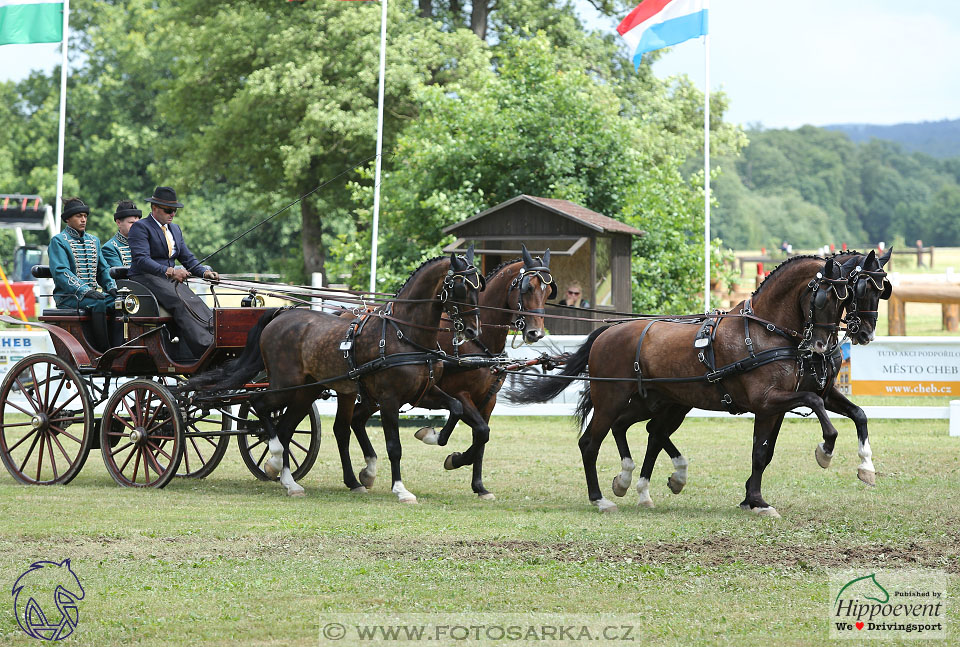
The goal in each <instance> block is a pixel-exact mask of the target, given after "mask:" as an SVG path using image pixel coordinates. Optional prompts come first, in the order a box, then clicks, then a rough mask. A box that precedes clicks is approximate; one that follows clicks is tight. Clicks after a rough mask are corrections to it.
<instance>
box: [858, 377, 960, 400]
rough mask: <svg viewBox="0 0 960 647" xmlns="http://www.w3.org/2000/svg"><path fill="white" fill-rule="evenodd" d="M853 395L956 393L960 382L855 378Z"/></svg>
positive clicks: (959, 388) (958, 390)
mask: <svg viewBox="0 0 960 647" xmlns="http://www.w3.org/2000/svg"><path fill="white" fill-rule="evenodd" d="M850 386H851V387H852V388H853V395H938V396H939V395H956V394H958V393H960V382H935V381H931V380H913V381H896V382H894V381H889V380H853V381H851V382H850Z"/></svg>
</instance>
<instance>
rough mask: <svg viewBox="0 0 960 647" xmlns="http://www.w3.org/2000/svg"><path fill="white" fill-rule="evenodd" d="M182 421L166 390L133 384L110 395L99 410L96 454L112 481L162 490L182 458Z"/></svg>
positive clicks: (140, 382) (154, 385)
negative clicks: (100, 410) (97, 452)
mask: <svg viewBox="0 0 960 647" xmlns="http://www.w3.org/2000/svg"><path fill="white" fill-rule="evenodd" d="M183 444H184V436H183V421H182V420H181V418H180V410H179V408H178V407H177V401H176V399H175V398H174V397H173V394H171V393H170V391H169V390H168V389H167V387H165V386H163V385H162V384H159V383H157V382H151V381H150V380H133V381H131V382H127V383H126V384H124V385H122V386H121V387H120V388H119V389H117V390H116V391H114V393H113V395H111V396H110V399H109V400H107V404H106V406H105V407H104V410H103V420H102V422H101V425H100V451H101V452H102V453H103V462H104V464H105V465H106V466H107V471H108V472H110V476H112V477H113V480H114V481H116V482H117V483H119V484H120V485H125V486H127V487H155V488H161V487H163V486H164V485H166V484H167V483H169V482H170V479H172V478H173V475H174V474H176V473H177V468H178V467H179V465H180V459H181V458H182V457H183Z"/></svg>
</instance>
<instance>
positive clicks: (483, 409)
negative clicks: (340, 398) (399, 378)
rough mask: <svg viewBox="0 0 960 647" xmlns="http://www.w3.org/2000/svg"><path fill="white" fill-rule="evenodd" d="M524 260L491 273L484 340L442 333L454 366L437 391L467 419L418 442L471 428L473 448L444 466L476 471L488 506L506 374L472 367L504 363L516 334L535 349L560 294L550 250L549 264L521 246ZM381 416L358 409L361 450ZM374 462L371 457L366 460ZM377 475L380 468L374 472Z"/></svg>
mask: <svg viewBox="0 0 960 647" xmlns="http://www.w3.org/2000/svg"><path fill="white" fill-rule="evenodd" d="M521 255H522V257H521V258H519V259H515V260H511V261H506V262H505V263H502V264H500V265H498V266H497V267H496V268H494V269H493V270H491V271H490V272H489V273H488V274H487V276H486V287H485V288H484V290H483V292H481V293H480V298H479V302H478V305H477V309H478V311H479V313H480V314H479V317H480V322H481V326H480V336H479V337H477V338H475V339H472V340H467V341H465V342H464V343H462V344H456V343H454V342H455V339H454V335H453V333H452V332H450V331H449V330H445V331H441V333H440V335H439V344H440V349H441V350H442V351H443V352H444V353H446V354H447V356H448V357H449V358H450V361H447V362H444V366H443V374H442V377H440V379H439V381H438V383H437V386H438V387H439V388H440V390H441V391H442V392H443V393H445V394H448V395H449V396H452V397H454V398H456V399H457V400H458V401H459V402H460V404H461V405H462V408H463V413H462V414H460V415H458V414H455V413H452V412H451V414H450V416H449V417H448V419H447V421H446V423H445V424H444V426H443V428H442V429H441V430H440V431H439V432H437V431H436V430H435V429H433V428H432V427H424V428H422V429H420V430H419V431H417V433H416V434H415V435H416V438H417V439H418V440H421V441H423V442H424V443H426V444H428V445H440V446H441V447H443V446H446V444H447V441H448V440H449V439H450V435H451V433H452V432H453V429H454V428H455V427H456V425H457V422H459V421H460V420H461V419H462V420H463V421H464V422H466V423H467V424H468V425H469V426H470V428H471V431H472V433H473V440H472V443H471V445H470V447H469V448H468V449H467V450H465V451H464V452H463V453H461V452H453V453H451V454H449V455H448V456H447V458H446V460H444V463H443V466H444V469H447V470H454V469H458V468H460V467H463V466H465V465H472V466H473V475H472V479H471V482H470V486H471V488H472V489H473V491H474V493H476V494H477V496H479V497H480V499H482V500H485V501H492V500H494V499H496V497H495V496H494V494H493V493H492V492H490V491H489V490H487V489H486V487H484V485H483V452H484V446H485V445H486V443H487V441H488V440H489V438H490V414H491V413H492V411H493V408H494V406H495V405H496V403H497V393H498V392H499V391H500V387H501V386H502V385H503V380H504V377H506V374H505V373H500V374H496V373H494V372H493V371H491V370H490V368H489V367H488V366H482V367H477V366H476V364H473V365H471V363H470V362H469V361H464V362H463V363H461V362H460V360H461V359H463V360H469V359H471V357H475V358H480V359H481V360H484V359H494V358H498V357H501V356H502V354H503V351H504V349H505V348H506V345H507V335H508V331H509V329H510V328H513V329H514V330H516V332H517V334H518V335H521V336H522V339H523V342H524V343H528V344H533V343H536V342H537V341H539V340H540V339H542V338H543V336H544V330H543V316H542V315H543V313H544V303H545V301H546V300H547V299H548V298H553V297H555V296H556V294H557V287H556V284H555V283H554V282H553V276H552V275H551V274H550V250H549V249H548V250H546V252H545V253H544V255H543V258H539V257H538V258H534V257H533V256H532V255H531V254H530V252H529V251H527V247H526V245H521ZM419 406H420V407H423V408H428V409H443V408H445V402H444V401H442V400H441V401H436V400H433V399H431V398H430V397H425V398H423V399H422V400H421V401H420V404H419ZM375 411H376V403H374V402H372V401H371V400H367V401H366V402H365V403H363V402H361V404H360V405H359V406H358V407H357V409H356V411H355V412H354V416H353V420H352V422H351V426H352V428H353V430H354V433H355V434H356V436H357V439H358V441H360V444H361V446H362V445H363V440H362V438H364V437H365V436H366V434H367V432H366V422H367V420H368V419H369V418H370V416H371V415H373V413H374V412H375ZM365 457H366V458H368V460H369V457H368V456H366V454H365ZM371 467H372V470H373V471H374V473H375V471H376V463H375V462H374V464H373V465H372V466H371V465H369V463H368V469H369V468H371ZM367 474H369V472H367V473H363V474H361V481H363V484H364V485H365V486H367V487H370V486H371V485H372V484H373V480H372V479H370V478H366V479H365V478H363V477H366V476H367Z"/></svg>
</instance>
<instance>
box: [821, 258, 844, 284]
mask: <svg viewBox="0 0 960 647" xmlns="http://www.w3.org/2000/svg"><path fill="white" fill-rule="evenodd" d="M823 275H824V276H826V277H827V278H828V279H836V278H839V276H840V272H839V268H838V267H837V264H836V263H835V262H834V261H833V259H832V258H828V259H827V263H826V265H824V266H823Z"/></svg>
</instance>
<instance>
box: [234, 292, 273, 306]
mask: <svg viewBox="0 0 960 647" xmlns="http://www.w3.org/2000/svg"><path fill="white" fill-rule="evenodd" d="M266 303H267V302H266V301H265V300H264V298H263V297H262V296H261V295H259V294H257V293H256V291H251V292H250V294H248V295H247V296H245V297H243V299H241V300H240V306H241V307H244V308H262V307H263V306H265V305H266Z"/></svg>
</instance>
